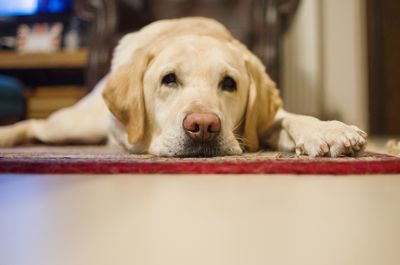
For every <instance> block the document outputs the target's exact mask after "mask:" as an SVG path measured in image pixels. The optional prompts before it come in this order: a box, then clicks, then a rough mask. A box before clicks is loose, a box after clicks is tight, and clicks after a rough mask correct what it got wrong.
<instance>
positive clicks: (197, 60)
mask: <svg viewBox="0 0 400 265" xmlns="http://www.w3.org/2000/svg"><path fill="white" fill-rule="evenodd" d="M154 63H155V65H158V66H159V67H160V68H162V69H159V70H160V71H162V72H164V71H170V70H171V71H172V70H182V69H191V70H193V71H194V70H196V71H198V72H204V71H207V72H209V71H210V72H219V71H230V72H237V73H236V74H237V75H238V74H240V72H241V71H242V70H243V68H244V67H245V65H244V59H243V56H242V54H241V53H240V52H239V50H237V49H236V48H235V47H234V46H233V45H231V44H230V43H227V42H225V41H220V40H218V39H215V38H213V37H207V36H195V35H193V36H183V37H179V38H174V39H173V40H171V41H170V42H168V44H167V45H166V46H165V47H164V48H163V49H162V50H161V51H160V52H159V54H157V55H156V57H155V58H154ZM163 70H164V71H163Z"/></svg>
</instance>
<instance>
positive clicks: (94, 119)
mask: <svg viewBox="0 0 400 265" xmlns="http://www.w3.org/2000/svg"><path fill="white" fill-rule="evenodd" d="M366 137H367V134H366V133H365V132H364V131H362V130H361V129H359V128H357V127H356V126H352V125H346V124H344V123H342V122H339V121H321V120H319V119H317V118H314V117H310V116H304V115H296V114H292V113H289V112H287V111H285V110H284V109H283V107H282V100H281V98H280V96H279V90H278V89H277V88H276V86H275V83H274V82H273V81H272V80H271V78H270V77H269V76H268V74H267V73H266V71H265V67H264V66H263V64H262V62H261V61H260V60H259V59H258V58H257V57H256V56H255V55H254V54H253V53H252V52H251V51H249V50H248V49H247V48H246V46H245V45H243V44H242V43H241V42H239V41H238V40H236V39H235V38H234V37H233V36H232V35H231V33H230V32H229V31H228V30H227V29H226V28H225V27H224V26H223V25H222V24H220V23H219V22H217V21H215V20H212V19H208V18H201V17H189V18H180V19H171V20H161V21H157V22H153V23H151V24H149V25H148V26H146V27H144V28H142V29H141V30H140V31H138V32H134V33H130V34H127V35H125V36H124V37H123V38H122V39H121V40H120V42H119V44H118V46H117V47H116V49H115V51H114V54H113V59H112V63H111V70H110V73H109V74H108V75H107V76H105V77H104V78H103V79H102V80H101V81H100V82H99V83H98V84H97V85H96V87H95V88H94V89H93V91H92V92H91V93H90V94H88V95H87V96H86V97H84V98H83V99H82V100H81V101H79V102H78V103H77V104H75V105H73V106H72V107H68V108H65V109H61V110H59V111H57V112H55V113H53V114H52V115H50V117H49V118H47V119H43V120H26V121H22V122H19V123H16V124H14V125H10V126H4V127H2V128H0V146H3V147H5V146H14V145H18V144H23V143H27V142H31V141H40V142H42V143H48V144H66V143H82V144H97V143H100V142H103V141H104V140H105V139H108V142H109V143H110V144H117V145H120V146H123V147H124V148H125V149H127V150H129V151H130V152H132V153H135V154H142V153H149V154H153V155H155V156H176V157H199V156H223V155H240V154H242V153H243V152H244V151H247V152H255V151H258V150H260V149H261V148H263V147H265V146H269V147H270V148H272V149H275V150H279V151H291V152H296V154H297V155H308V156H312V157H318V156H330V157H337V156H353V155H357V154H359V153H360V152H361V151H362V150H363V149H364V147H365V145H366Z"/></svg>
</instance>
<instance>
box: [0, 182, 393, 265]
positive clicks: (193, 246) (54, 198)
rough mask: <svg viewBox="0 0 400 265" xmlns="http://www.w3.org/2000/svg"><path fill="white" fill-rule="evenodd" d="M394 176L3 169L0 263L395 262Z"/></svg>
mask: <svg viewBox="0 0 400 265" xmlns="http://www.w3.org/2000/svg"><path fill="white" fill-rule="evenodd" d="M399 202H400V176H393V175H386V176H376V175H375V176H374V175H372V176H290V175H274V176H268V175H240V176H238V175H180V176H177V175H162V176H157V175H135V176H133V175H97V176H91V175H82V176H81V175H59V176H57V175H52V176H47V175H19V176H18V175H3V176H0V235H1V236H0V257H1V264H7V265H23V264H41V265H47V264H48V265H54V264H57V265H63V264H65V265H67V264H68V265H70V264H96V265H97V264H141V265H153V264H154V265H156V264H157V265H158V264H163V265H166V264H171V265H177V264H182V265H187V264H208V265H211V264H215V265H224V264H226V265H236V264H237V265H239V264H240V265H242V264H252V265H257V264H260V265H261V264H263V265H264V264H293V265H302V264H305V265H312V264H315V265H317V264H318V265H321V264H323V265H330V264H332V265H337V264H341V265H344V264H349V265H358V264H359V265H369V264H371V265H375V264H385V265H391V264H393V265H397V264H400V225H399V224H400V203H399Z"/></svg>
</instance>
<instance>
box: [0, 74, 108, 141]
mask: <svg viewBox="0 0 400 265" xmlns="http://www.w3.org/2000/svg"><path fill="white" fill-rule="evenodd" d="M104 82H105V81H104V80H103V81H102V82H100V83H99V85H98V86H100V87H97V88H95V90H94V91H93V92H92V93H91V94H89V95H88V96H86V97H85V98H83V99H82V100H81V101H79V102H78V103H77V104H75V105H74V106H71V107H68V108H65V109H61V110H59V111H56V112H54V113H53V114H52V115H50V117H49V118H47V119H42V120H26V121H22V122H19V123H16V124H14V125H9V126H3V127H0V147H1V146H3V147H5V146H14V145H18V144H23V143H29V142H31V141H35V140H37V141H41V142H43V143H51V144H63V143H71V142H73V143H85V144H95V143H98V142H101V141H103V140H104V139H106V137H107V131H108V124H109V116H108V115H109V112H108V110H107V107H106V106H105V104H104V102H103V100H102V98H101V90H102V86H104Z"/></svg>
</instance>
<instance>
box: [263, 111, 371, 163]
mask: <svg viewBox="0 0 400 265" xmlns="http://www.w3.org/2000/svg"><path fill="white" fill-rule="evenodd" d="M366 137H367V134H366V133H365V132H364V131H362V130H360V129H359V128H357V127H356V126H353V125H346V124H344V123H342V122H339V121H320V120H319V119H317V118H314V117H310V116H305V115H296V114H292V113H288V112H286V111H285V110H283V109H281V110H279V111H278V113H277V115H276V117H275V120H274V124H273V126H272V127H271V129H270V131H269V132H268V134H267V139H266V143H267V144H268V145H270V146H271V147H273V148H275V149H277V150H280V151H295V152H296V154H298V155H302V154H305V155H309V156H313V157H315V156H331V157H336V156H342V155H357V154H358V153H359V152H361V151H362V150H363V149H364V148H365V145H366Z"/></svg>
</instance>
